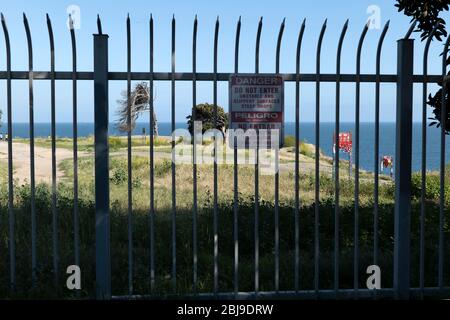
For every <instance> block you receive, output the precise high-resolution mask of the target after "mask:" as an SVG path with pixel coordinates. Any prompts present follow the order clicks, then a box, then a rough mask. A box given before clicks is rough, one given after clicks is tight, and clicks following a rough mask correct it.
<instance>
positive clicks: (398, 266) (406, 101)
mask: <svg viewBox="0 0 450 320" xmlns="http://www.w3.org/2000/svg"><path fill="white" fill-rule="evenodd" d="M413 56H414V40H412V39H401V40H399V41H398V44H397V77H398V78H397V116H396V146H395V227H394V229H395V231H394V232H395V235H394V236H395V239H394V240H395V241H394V290H395V296H396V298H397V299H409V290H410V231H411V158H412V103H413V63H414V59H413Z"/></svg>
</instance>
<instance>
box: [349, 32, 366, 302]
mask: <svg viewBox="0 0 450 320" xmlns="http://www.w3.org/2000/svg"><path fill="white" fill-rule="evenodd" d="M368 30H369V23H366V24H365V25H364V29H363V31H362V33H361V36H360V37H359V42H358V50H357V53H356V81H355V86H356V97H355V194H354V198H355V220H354V224H355V225H354V228H355V231H354V237H355V239H354V248H353V250H354V253H353V288H354V289H355V295H356V296H357V295H358V287H359V130H360V111H361V110H360V106H361V51H362V46H363V43H364V39H365V37H366V35H367V31H368Z"/></svg>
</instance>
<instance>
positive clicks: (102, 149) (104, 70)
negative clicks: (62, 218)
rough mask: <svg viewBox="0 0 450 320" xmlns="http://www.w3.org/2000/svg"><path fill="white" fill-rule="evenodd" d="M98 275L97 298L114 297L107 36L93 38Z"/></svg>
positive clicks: (98, 35)
mask: <svg viewBox="0 0 450 320" xmlns="http://www.w3.org/2000/svg"><path fill="white" fill-rule="evenodd" d="M94 104H95V105H94V109H95V110H94V122H95V272H96V293H97V298H98V299H110V298H111V252H110V223H109V170H108V168H109V159H108V156H109V147H108V121H109V119H108V35H104V34H95V35H94Z"/></svg>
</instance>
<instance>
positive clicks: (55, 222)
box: [47, 14, 59, 288]
mask: <svg viewBox="0 0 450 320" xmlns="http://www.w3.org/2000/svg"><path fill="white" fill-rule="evenodd" d="M47 28H48V35H49V40H50V77H51V79H50V105H51V106H50V108H51V135H52V227H53V230H52V243H53V282H54V286H55V288H57V285H58V277H59V270H58V263H59V262H58V260H59V257H58V212H57V208H56V205H57V204H56V201H57V195H56V124H55V122H56V112H55V44H54V41H53V30H52V22H51V21H50V17H49V16H48V14H47Z"/></svg>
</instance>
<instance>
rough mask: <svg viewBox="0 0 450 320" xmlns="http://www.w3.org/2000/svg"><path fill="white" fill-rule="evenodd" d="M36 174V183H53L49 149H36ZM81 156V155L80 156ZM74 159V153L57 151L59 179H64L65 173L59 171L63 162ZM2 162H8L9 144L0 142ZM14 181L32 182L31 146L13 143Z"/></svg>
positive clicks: (64, 150)
mask: <svg viewBox="0 0 450 320" xmlns="http://www.w3.org/2000/svg"><path fill="white" fill-rule="evenodd" d="M34 150H35V152H34V154H35V173H36V182H37V183H39V182H51V180H52V151H51V149H48V148H42V147H36V146H35V148H34ZM79 156H80V154H79ZM71 158H72V151H70V150H67V149H61V148H59V149H56V164H57V170H56V175H57V177H62V176H63V172H61V171H60V170H59V169H58V166H59V164H60V163H61V161H63V160H66V159H71ZM0 161H2V162H5V163H6V162H7V161H8V143H7V142H4V141H0ZM13 166H14V179H17V180H18V181H19V183H24V182H29V181H30V145H29V144H25V143H13Z"/></svg>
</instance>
